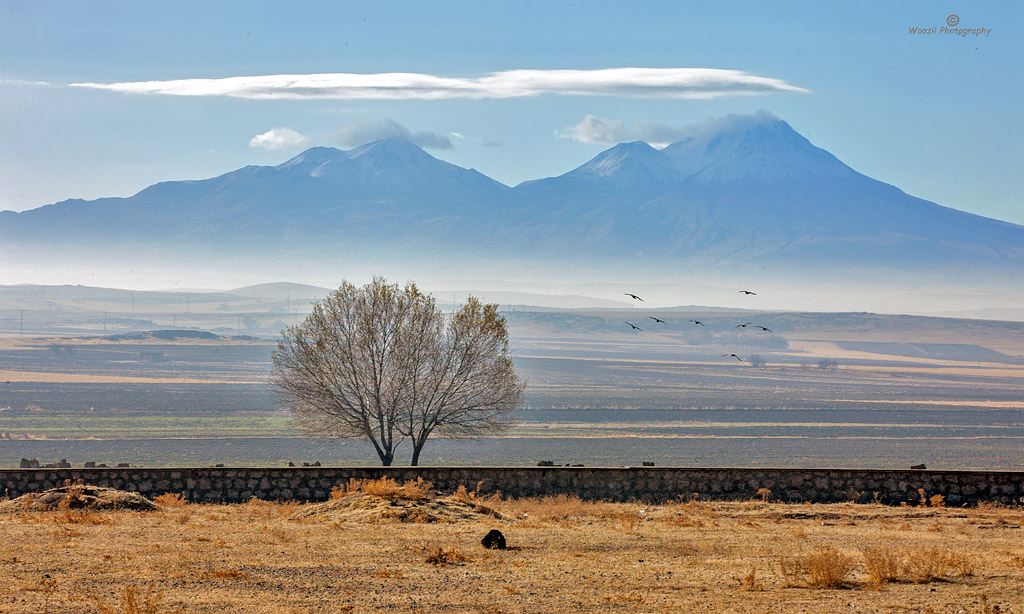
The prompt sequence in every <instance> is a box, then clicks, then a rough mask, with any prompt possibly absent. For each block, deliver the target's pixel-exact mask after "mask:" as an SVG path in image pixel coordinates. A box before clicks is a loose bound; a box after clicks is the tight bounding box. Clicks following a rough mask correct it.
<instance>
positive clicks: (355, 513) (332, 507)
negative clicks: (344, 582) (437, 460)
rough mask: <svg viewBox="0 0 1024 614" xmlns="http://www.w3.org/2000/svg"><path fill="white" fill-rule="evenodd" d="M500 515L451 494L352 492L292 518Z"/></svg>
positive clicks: (453, 519) (427, 520) (456, 519)
mask: <svg viewBox="0 0 1024 614" xmlns="http://www.w3.org/2000/svg"><path fill="white" fill-rule="evenodd" d="M484 517H487V518H492V519H493V518H498V519H501V518H502V516H501V514H500V513H498V512H497V511H495V510H492V509H491V508H489V507H487V506H485V505H481V504H475V503H467V502H465V501H460V500H456V499H452V498H451V497H439V498H431V497H426V498H423V499H402V498H398V497H381V496H377V495H370V494H366V493H362V492H354V493H351V494H348V495H345V496H344V497H341V498H338V499H331V500H330V501H325V502H323V503H313V504H310V505H304V506H302V508H300V509H299V510H298V511H297V512H295V513H293V514H292V515H291V516H289V518H290V519H291V520H320V521H325V522H331V521H351V522H368V523H376V522H421V523H431V522H443V523H451V522H473V521H477V520H480V519H482V518H484Z"/></svg>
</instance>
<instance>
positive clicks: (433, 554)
mask: <svg viewBox="0 0 1024 614" xmlns="http://www.w3.org/2000/svg"><path fill="white" fill-rule="evenodd" d="M469 560H470V559H469V557H468V556H466V555H465V554H464V553H463V552H462V551H461V550H459V549H458V548H441V547H438V548H436V549H433V550H430V551H429V552H427V558H426V559H425V561H424V562H426V563H429V564H431V565H434V566H436V567H444V566H446V565H458V564H460V563H465V562H467V561H469Z"/></svg>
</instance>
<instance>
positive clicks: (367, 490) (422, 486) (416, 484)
mask: <svg viewBox="0 0 1024 614" xmlns="http://www.w3.org/2000/svg"><path fill="white" fill-rule="evenodd" d="M433 489H434V485H433V484H432V483H430V482H427V481H425V480H424V479H423V478H416V479H415V480H406V481H405V482H403V483H402V484H401V485H399V484H398V482H396V481H395V480H393V479H391V478H389V477H382V478H378V479H376V480H369V479H366V480H357V479H355V478H349V480H348V483H347V484H338V485H337V486H335V487H334V488H333V489H331V498H332V499H340V498H342V497H344V496H346V495H350V494H352V493H357V492H361V493H364V494H367V495H375V496H377V497H385V498H389V499H409V500H411V501H420V500H422V499H426V498H427V496H428V495H430V492H431V491H432V490H433Z"/></svg>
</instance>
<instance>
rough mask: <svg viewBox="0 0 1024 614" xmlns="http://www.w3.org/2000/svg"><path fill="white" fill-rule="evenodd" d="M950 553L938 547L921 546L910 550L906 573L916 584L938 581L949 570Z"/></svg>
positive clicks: (905, 565)
mask: <svg viewBox="0 0 1024 614" xmlns="http://www.w3.org/2000/svg"><path fill="white" fill-rule="evenodd" d="M949 563H950V558H949V551H948V550H946V549H944V548H940V547H938V546H930V547H928V546H921V547H918V548H915V549H912V550H909V551H908V552H907V554H906V560H905V562H904V573H905V574H906V575H907V578H908V579H909V580H910V581H911V582H913V583H915V584H925V583H927V582H932V581H934V580H938V579H939V578H941V577H942V576H944V575H946V572H947V571H948V570H949Z"/></svg>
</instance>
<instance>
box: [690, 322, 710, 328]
mask: <svg viewBox="0 0 1024 614" xmlns="http://www.w3.org/2000/svg"><path fill="white" fill-rule="evenodd" d="M690 321H691V322H693V323H694V324H700V325H701V326H704V323H703V322H701V321H700V320H690ZM705 328H707V327H706V326H705Z"/></svg>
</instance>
